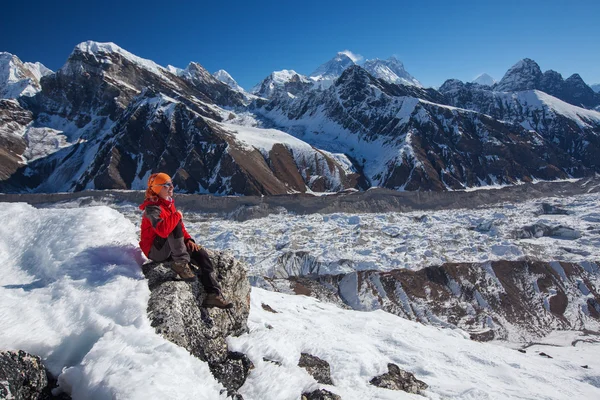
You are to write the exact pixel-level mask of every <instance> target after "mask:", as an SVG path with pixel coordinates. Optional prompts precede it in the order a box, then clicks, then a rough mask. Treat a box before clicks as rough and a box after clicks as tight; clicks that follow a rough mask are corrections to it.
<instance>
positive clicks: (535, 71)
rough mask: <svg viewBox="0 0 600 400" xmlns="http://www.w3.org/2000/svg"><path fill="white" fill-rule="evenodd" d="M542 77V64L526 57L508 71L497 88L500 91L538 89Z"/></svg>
mask: <svg viewBox="0 0 600 400" xmlns="http://www.w3.org/2000/svg"><path fill="white" fill-rule="evenodd" d="M541 78H542V70H541V69H540V66H539V65H538V64H537V63H536V62H535V61H533V60H532V59H530V58H524V59H522V60H520V61H519V62H517V63H516V64H515V65H513V66H512V67H511V68H510V69H509V70H508V71H507V72H506V74H505V75H504V77H503V78H502V80H500V82H499V83H498V85H497V86H496V87H495V89H496V90H497V91H500V92H518V91H521V90H531V89H536V88H537V87H538V84H539V81H540V79H541Z"/></svg>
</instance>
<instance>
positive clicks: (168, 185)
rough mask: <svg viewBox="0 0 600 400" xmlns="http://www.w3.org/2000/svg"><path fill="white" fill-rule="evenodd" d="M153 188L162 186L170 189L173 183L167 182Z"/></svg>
mask: <svg viewBox="0 0 600 400" xmlns="http://www.w3.org/2000/svg"><path fill="white" fill-rule="evenodd" d="M155 186H164V187H168V188H172V187H173V182H167V183H163V184H161V185H155Z"/></svg>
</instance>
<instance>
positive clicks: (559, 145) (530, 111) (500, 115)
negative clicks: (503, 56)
mask: <svg viewBox="0 0 600 400" xmlns="http://www.w3.org/2000/svg"><path fill="white" fill-rule="evenodd" d="M440 92H441V93H443V94H444V95H445V97H446V99H448V101H449V102H450V104H452V105H453V106H456V107H460V108H464V109H468V110H473V111H477V112H479V113H482V114H485V115H489V116H490V117H492V118H494V119H495V120H498V121H507V122H510V123H512V124H513V125H514V126H519V127H522V128H525V129H526V130H527V132H529V133H531V132H535V133H536V135H534V136H537V138H538V139H533V140H536V141H538V143H539V144H540V145H541V146H542V147H548V148H551V149H553V150H554V152H555V156H557V157H561V158H562V159H563V162H555V161H553V160H555V158H553V157H550V158H547V161H549V163H550V164H552V165H553V166H554V167H557V168H559V169H562V170H563V171H564V172H565V173H568V174H571V175H573V176H581V174H586V173H587V172H586V170H592V171H597V168H598V164H597V161H596V158H597V154H598V151H599V150H600V147H599V144H600V143H599V141H598V134H599V133H600V114H598V113H597V112H595V111H590V110H585V109H582V108H578V107H573V106H571V105H570V104H567V103H565V102H562V101H560V100H558V99H557V98H555V97H552V96H549V95H548V94H546V93H544V92H541V91H538V90H528V91H522V92H518V93H504V92H496V91H493V90H489V89H487V88H485V87H482V86H479V85H473V84H469V83H467V84H464V83H462V82H460V81H456V80H451V81H446V82H445V83H444V85H442V87H440ZM539 140H541V141H542V142H539ZM573 161H575V163H574V164H572V167H573V168H569V167H566V166H567V164H569V163H571V162H573ZM565 167H566V169H565ZM549 168H552V167H549Z"/></svg>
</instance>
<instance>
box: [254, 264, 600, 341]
mask: <svg viewBox="0 0 600 400" xmlns="http://www.w3.org/2000/svg"><path fill="white" fill-rule="evenodd" d="M261 285H262V286H264V287H266V288H269V289H270V290H275V291H285V292H291V293H296V294H303V295H309V296H313V297H317V298H320V299H323V300H326V301H331V302H337V303H338V304H342V305H345V306H349V307H351V308H353V309H356V310H364V311H370V310H377V309H382V310H385V311H387V312H390V313H393V314H396V315H399V316H402V317H403V318H408V319H411V320H414V321H419V322H422V323H425V324H433V325H439V326H443V327H459V328H461V329H464V330H466V331H467V332H470V333H471V337H472V338H473V339H475V340H481V341H488V340H492V339H506V340H510V341H521V342H522V341H530V340H534V339H536V338H539V337H543V336H544V335H545V334H547V333H548V332H550V331H551V330H554V329H561V330H562V329H573V330H583V329H591V330H597V329H598V327H600V291H599V290H600V263H598V262H597V261H594V262H586V263H580V264H574V263H565V262H542V261H533V260H530V261H527V260H526V261H493V262H487V263H483V264H469V263H452V264H450V263H447V264H443V265H440V266H432V267H428V268H425V269H422V270H418V271H410V270H406V269H399V270H394V271H389V272H381V271H359V272H353V273H350V274H342V275H309V276H294V277H290V278H287V279H265V280H263V281H262V284H261Z"/></svg>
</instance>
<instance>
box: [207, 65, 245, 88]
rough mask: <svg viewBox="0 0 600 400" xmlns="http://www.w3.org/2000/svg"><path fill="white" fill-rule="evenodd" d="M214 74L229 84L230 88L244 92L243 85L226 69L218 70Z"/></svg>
mask: <svg viewBox="0 0 600 400" xmlns="http://www.w3.org/2000/svg"><path fill="white" fill-rule="evenodd" d="M213 76H214V77H215V78H217V79H218V80H220V81H221V82H223V83H224V84H226V85H228V86H229V87H230V88H232V89H234V90H237V91H238V92H243V91H244V88H243V87H241V86H240V85H239V84H238V83H237V82H236V80H235V79H233V77H232V76H231V75H229V73H228V72H227V71H225V70H224V69H220V70H218V71H217V72H215V73H213Z"/></svg>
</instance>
